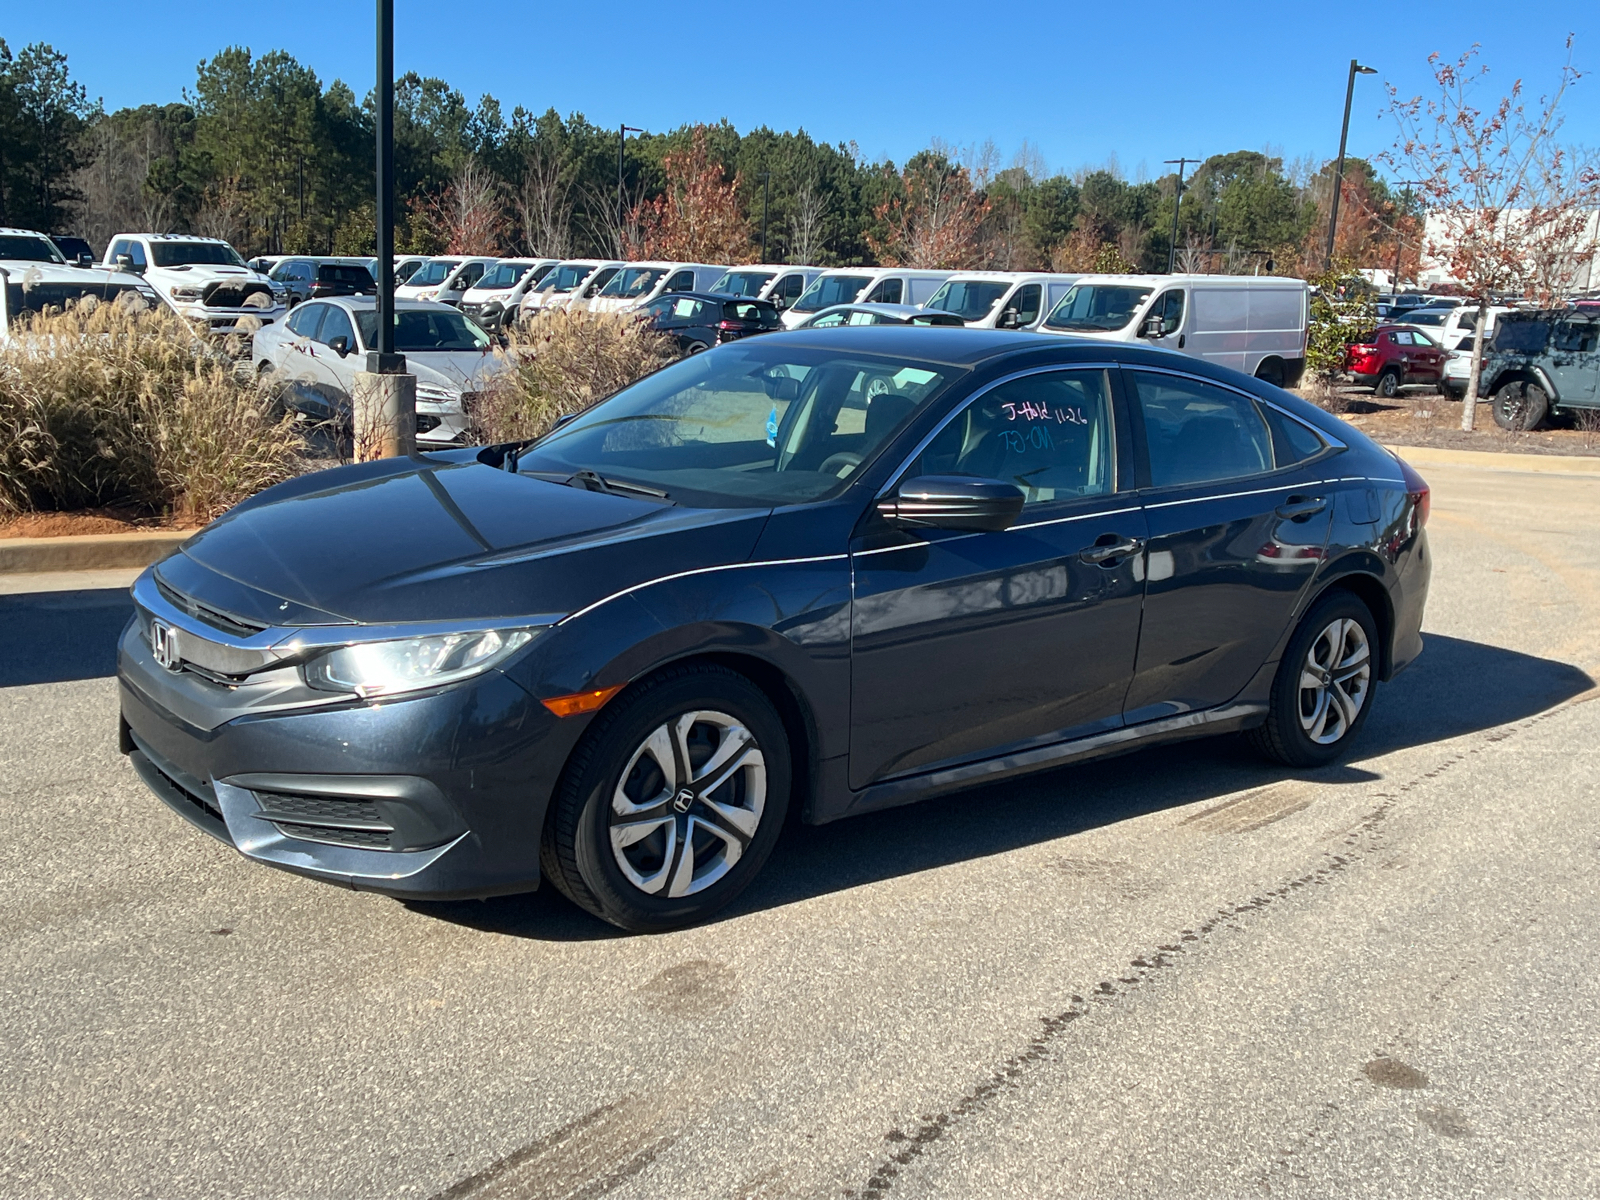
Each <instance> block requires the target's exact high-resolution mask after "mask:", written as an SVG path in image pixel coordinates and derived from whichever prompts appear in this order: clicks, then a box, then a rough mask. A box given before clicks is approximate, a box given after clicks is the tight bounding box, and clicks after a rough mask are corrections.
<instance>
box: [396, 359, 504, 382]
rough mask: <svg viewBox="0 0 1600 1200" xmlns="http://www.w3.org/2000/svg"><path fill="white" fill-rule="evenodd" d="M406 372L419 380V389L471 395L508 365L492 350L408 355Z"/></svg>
mask: <svg viewBox="0 0 1600 1200" xmlns="http://www.w3.org/2000/svg"><path fill="white" fill-rule="evenodd" d="M406 369H407V370H409V371H410V372H411V373H412V374H413V375H415V376H416V377H417V383H418V384H419V385H421V384H424V383H427V384H433V385H434V386H436V387H446V388H450V389H452V390H454V391H469V392H470V391H473V390H475V389H476V388H478V387H481V386H482V385H483V384H484V383H485V382H487V381H488V379H489V377H490V376H491V375H494V374H497V373H498V372H500V371H502V370H504V369H505V364H504V362H503V360H501V359H499V358H496V357H495V355H494V352H493V351H490V350H465V351H461V352H459V353H455V352H452V353H445V352H442V351H432V350H429V351H421V352H416V351H408V352H407V354H406Z"/></svg>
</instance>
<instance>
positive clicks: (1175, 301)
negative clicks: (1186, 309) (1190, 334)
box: [1150, 288, 1183, 336]
mask: <svg viewBox="0 0 1600 1200" xmlns="http://www.w3.org/2000/svg"><path fill="white" fill-rule="evenodd" d="M1150 315H1151V316H1152V317H1160V318H1161V324H1162V328H1163V329H1165V330H1166V332H1167V333H1177V332H1178V330H1180V329H1182V328H1183V289H1182V288H1173V289H1172V290H1171V291H1170V292H1163V293H1162V294H1161V295H1160V296H1158V297H1156V302H1155V303H1154V304H1152V305H1151V306H1150ZM1162 336H1166V335H1165V334H1163V335H1162Z"/></svg>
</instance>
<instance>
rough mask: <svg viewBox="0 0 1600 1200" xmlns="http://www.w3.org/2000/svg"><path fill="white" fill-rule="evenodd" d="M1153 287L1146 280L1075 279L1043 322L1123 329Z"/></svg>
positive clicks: (1092, 330)
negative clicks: (1084, 281) (1130, 281)
mask: <svg viewBox="0 0 1600 1200" xmlns="http://www.w3.org/2000/svg"><path fill="white" fill-rule="evenodd" d="M1151 290H1152V289H1151V288H1149V287H1147V286H1145V285H1143V284H1133V285H1129V284H1107V283H1075V284H1073V285H1072V286H1071V287H1070V288H1068V289H1067V294H1066V295H1065V296H1063V297H1061V303H1060V304H1058V305H1056V306H1055V310H1054V311H1053V312H1051V314H1050V315H1049V316H1048V317H1046V318H1045V322H1044V323H1045V325H1046V327H1048V328H1050V329H1071V330H1075V331H1078V332H1084V333H1109V332H1111V331H1112V330H1114V329H1124V328H1126V327H1127V324H1128V322H1129V321H1131V320H1133V314H1134V313H1136V312H1138V311H1139V306H1140V305H1141V304H1143V303H1144V302H1145V300H1146V298H1147V297H1148V296H1149V295H1150V292H1151Z"/></svg>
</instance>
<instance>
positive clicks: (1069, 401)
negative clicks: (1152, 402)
mask: <svg viewBox="0 0 1600 1200" xmlns="http://www.w3.org/2000/svg"><path fill="white" fill-rule="evenodd" d="M1115 446H1116V440H1115V438H1114V437H1113V436H1112V426H1111V386H1110V381H1109V377H1108V375H1107V373H1106V372H1105V371H1104V370H1097V371H1052V372H1048V373H1044V374H1039V375H1026V376H1024V377H1023V378H1021V379H1013V380H1012V381H1011V382H1010V383H1003V384H1001V385H1000V386H999V387H996V388H992V389H990V390H989V391H987V392H985V393H984V394H983V395H981V396H979V397H978V398H977V399H976V400H974V401H973V402H972V403H971V404H969V405H967V407H966V408H964V409H963V410H961V411H960V412H959V413H957V414H956V415H955V417H953V418H952V419H951V420H950V422H949V423H948V424H947V425H945V427H944V428H943V429H941V430H940V431H939V433H938V435H937V436H935V437H934V439H933V441H931V442H929V443H928V446H927V449H925V450H924V451H923V452H922V453H921V455H919V456H918V458H917V461H916V462H915V463H913V464H912V466H911V468H910V470H909V471H908V472H907V475H908V477H909V476H916V475H976V476H979V477H981V478H983V479H998V480H1001V481H1003V482H1005V483H1013V484H1016V486H1017V487H1019V488H1021V489H1022V494H1023V496H1024V497H1025V498H1026V502H1027V503H1028V504H1047V503H1049V502H1051V501H1054V500H1072V499H1077V498H1079V497H1082V496H1102V495H1105V494H1107V493H1108V492H1112V491H1114V490H1116V478H1117V475H1116V451H1115Z"/></svg>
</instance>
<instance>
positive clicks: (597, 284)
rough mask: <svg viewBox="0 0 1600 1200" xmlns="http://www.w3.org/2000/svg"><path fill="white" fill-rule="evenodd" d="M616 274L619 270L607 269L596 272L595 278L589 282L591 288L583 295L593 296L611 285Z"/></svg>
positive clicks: (585, 290)
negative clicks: (607, 285)
mask: <svg viewBox="0 0 1600 1200" xmlns="http://www.w3.org/2000/svg"><path fill="white" fill-rule="evenodd" d="M616 273H617V269H616V268H615V267H605V268H603V269H601V270H599V271H596V272H595V275H594V278H593V279H592V280H590V282H589V286H588V287H586V288H584V289H583V294H584V295H585V296H593V295H594V294H595V293H596V292H598V291H599V290H600V289H601V288H603V287H605V285H606V284H608V283H610V282H611V277H612V276H613V275H615V274H616Z"/></svg>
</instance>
